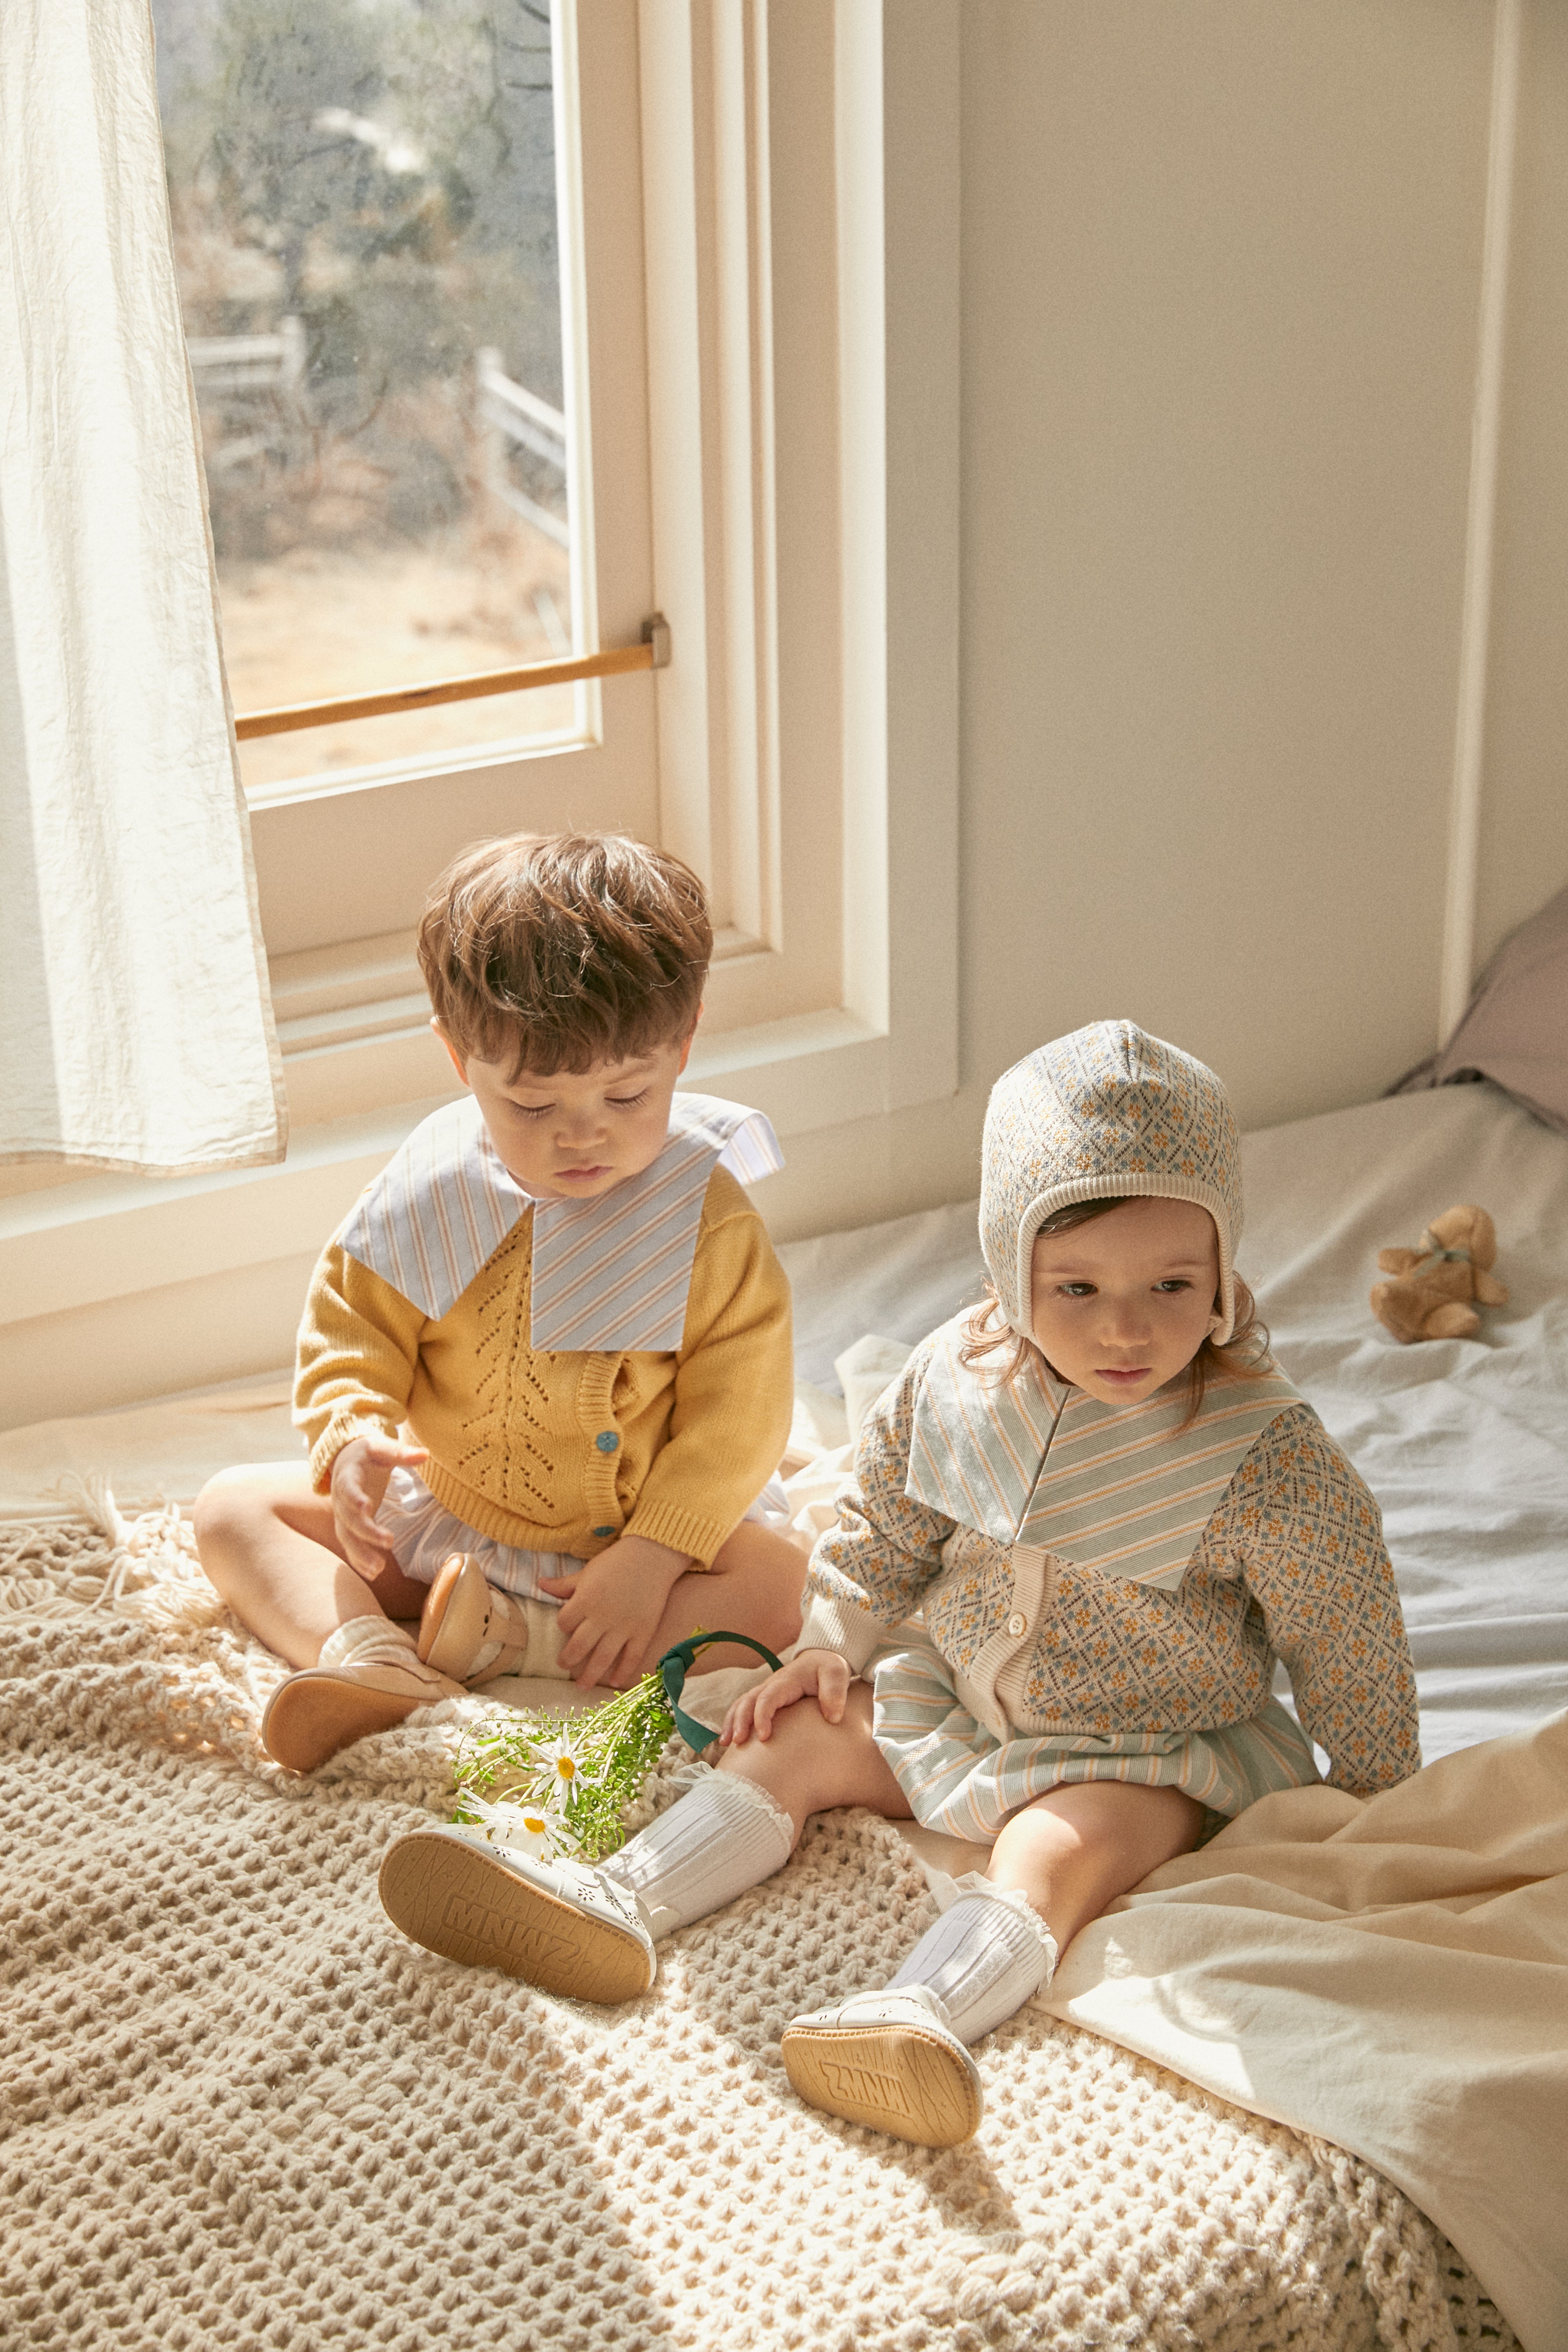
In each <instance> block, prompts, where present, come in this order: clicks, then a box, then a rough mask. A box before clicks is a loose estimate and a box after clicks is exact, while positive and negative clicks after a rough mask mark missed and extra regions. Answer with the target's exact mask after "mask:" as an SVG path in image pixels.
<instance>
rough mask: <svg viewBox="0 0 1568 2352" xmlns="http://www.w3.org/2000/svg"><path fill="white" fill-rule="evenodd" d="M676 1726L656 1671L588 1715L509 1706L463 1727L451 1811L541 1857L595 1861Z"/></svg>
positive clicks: (608, 1848) (608, 1849) (612, 1843)
mask: <svg viewBox="0 0 1568 2352" xmlns="http://www.w3.org/2000/svg"><path fill="white" fill-rule="evenodd" d="M674 1728H675V1711H674V1709H673V1707H672V1706H671V1704H670V1702H669V1700H668V1697H667V1696H666V1694H665V1687H664V1685H663V1683H662V1681H661V1680H660V1678H659V1675H658V1673H657V1672H656V1673H654V1674H649V1675H644V1676H643V1678H642V1680H641V1682H639V1683H634V1684H633V1685H632V1687H631V1689H630V1690H627V1691H623V1692H622V1693H621V1694H620V1696H619V1697H617V1698H613V1699H610V1700H607V1701H606V1702H605V1705H604V1706H600V1707H595V1709H594V1711H593V1713H592V1714H591V1715H577V1716H569V1717H562V1716H559V1715H552V1714H551V1713H550V1712H549V1710H548V1709H547V1708H534V1709H531V1710H530V1711H529V1712H528V1713H526V1714H516V1715H513V1714H510V1713H509V1716H508V1718H507V1720H505V1721H504V1722H489V1723H486V1724H484V1725H483V1726H482V1727H479V1728H477V1729H475V1730H472V1731H469V1732H468V1733H467V1734H466V1735H465V1737H464V1739H463V1743H462V1746H461V1747H460V1748H459V1749H458V1758H457V1763H456V1765H455V1767H454V1774H453V1777H454V1778H455V1780H456V1781H457V1784H458V1807H457V1811H455V1812H454V1814H453V1816H452V1818H453V1820H454V1821H455V1822H466V1823H468V1824H470V1825H472V1826H473V1827H475V1828H477V1829H482V1830H483V1831H484V1832H486V1834H487V1836H489V1838H490V1839H491V1840H492V1841H494V1842H495V1843H498V1844H502V1843H504V1844H506V1845H509V1846H512V1847H515V1848H518V1849H520V1850H521V1852H522V1853H529V1854H532V1855H533V1856H534V1857H535V1859H536V1860H538V1861H540V1862H555V1861H558V1860H562V1859H564V1860H566V1861H570V1862H598V1861H600V1860H602V1859H603V1857H604V1856H605V1854H607V1853H614V1852H615V1850H616V1847H617V1846H618V1845H619V1844H620V1843H622V1840H623V1838H624V1836H625V1834H626V1832H625V1831H624V1829H623V1827H622V1818H623V1816H624V1814H625V1812H626V1808H627V1806H628V1805H629V1804H630V1803H631V1802H632V1801H633V1799H634V1798H635V1797H636V1796H637V1793H638V1791H639V1790H640V1789H641V1787H642V1784H643V1782H644V1781H645V1780H647V1776H648V1773H649V1772H650V1770H651V1769H652V1768H653V1766H654V1764H655V1762H656V1761H657V1759H658V1755H659V1752H660V1750H661V1749H662V1748H663V1747H664V1745H665V1742H666V1741H667V1740H668V1738H669V1735H670V1733H671V1732H672V1731H673V1730H674Z"/></svg>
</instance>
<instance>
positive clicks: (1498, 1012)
mask: <svg viewBox="0 0 1568 2352" xmlns="http://www.w3.org/2000/svg"><path fill="white" fill-rule="evenodd" d="M1478 1078H1490V1079H1491V1080H1492V1081H1493V1082H1494V1084H1495V1085H1497V1086H1500V1087H1505V1088H1506V1089H1507V1091H1508V1092H1509V1093H1510V1095H1512V1097H1514V1100H1515V1101H1516V1102H1521V1103H1522V1104H1523V1105H1524V1108H1526V1110H1531V1111H1533V1112H1534V1113H1535V1116H1536V1118H1540V1119H1544V1120H1545V1122H1546V1124H1547V1126H1548V1127H1554V1128H1556V1129H1558V1130H1559V1132H1560V1133H1563V1134H1568V889H1563V890H1559V892H1558V893H1557V896H1556V897H1555V898H1549V899H1548V900H1547V902H1546V904H1545V906H1544V907H1542V909H1541V912H1540V913H1539V914H1538V915H1531V919H1530V920H1529V922H1528V923H1521V925H1520V927H1519V929H1518V930H1517V931H1510V934H1509V936H1508V938H1507V939H1506V940H1504V941H1503V943H1502V945H1501V947H1500V948H1499V950H1498V951H1497V953H1496V955H1494V956H1493V958H1492V960H1491V961H1490V963H1489V964H1488V966H1487V968H1486V970H1485V971H1483V972H1482V974H1481V976H1480V978H1479V980H1478V981H1477V982H1476V984H1475V988H1474V990H1473V991H1472V992H1471V995H1470V1001H1469V1003H1468V1006H1467V1007H1466V1010H1465V1014H1464V1018H1463V1019H1462V1020H1461V1021H1460V1023H1459V1025H1458V1028H1457V1029H1456V1030H1455V1032H1454V1034H1453V1035H1452V1036H1451V1037H1450V1038H1449V1040H1448V1042H1447V1045H1445V1046H1444V1047H1443V1049H1442V1051H1441V1052H1440V1053H1437V1054H1433V1055H1430V1056H1429V1057H1428V1058H1427V1059H1426V1061H1425V1062H1417V1064H1416V1066H1415V1068H1414V1069H1413V1070H1406V1071H1405V1076H1403V1077H1402V1078H1398V1079H1396V1080H1395V1082H1394V1085H1393V1086H1391V1087H1389V1089H1388V1091H1389V1093H1390V1094H1391V1095H1405V1094H1414V1093H1415V1092H1416V1091H1417V1089H1418V1088H1420V1087H1451V1086H1463V1085H1465V1084H1467V1083H1470V1084H1473V1083H1474V1082H1475V1081H1476V1080H1477V1079H1478Z"/></svg>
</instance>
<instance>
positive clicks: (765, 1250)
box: [600, 1170, 795, 1569]
mask: <svg viewBox="0 0 1568 2352" xmlns="http://www.w3.org/2000/svg"><path fill="white" fill-rule="evenodd" d="M794 1401H795V1359H794V1351H793V1347H792V1343H791V1334H790V1295H789V1283H788V1281H787V1280H786V1278H785V1276H784V1268H783V1267H782V1266H781V1265H780V1264H779V1262H778V1259H777V1258H776V1257H775V1256H774V1255H773V1244H772V1243H771V1242H770V1241H769V1239H768V1236H767V1231H766V1228H765V1227H764V1226H763V1222H762V1220H761V1218H760V1217H759V1216H758V1215H757V1213H756V1212H755V1210H754V1209H753V1208H752V1205H751V1203H750V1202H748V1201H747V1199H746V1197H745V1194H744V1193H743V1192H742V1191H741V1188H740V1186H739V1185H738V1184H736V1183H735V1182H734V1181H733V1179H732V1178H731V1177H730V1176H729V1175H727V1174H726V1173H725V1172H724V1171H722V1170H720V1171H718V1172H717V1173H716V1174H715V1176H714V1177H713V1179H712V1181H711V1183H710V1188H709V1194H708V1204H707V1207H706V1209H705V1211H704V1221H703V1229H702V1234H701V1237H700V1240H699V1243H698V1247H697V1258H696V1263H695V1264H694V1265H693V1267H692V1270H691V1288H690V1292H689V1300H688V1305H687V1310H686V1328H685V1330H684V1332H683V1333H682V1335H681V1343H680V1348H679V1353H678V1356H677V1360H676V1372H675V1402H674V1404H673V1407H672V1409H671V1412H670V1416H669V1426H668V1433H667V1434H666V1437H665V1442H664V1444H662V1445H661V1446H660V1448H659V1450H658V1454H656V1455H655V1457H654V1460H653V1464H652V1466H651V1467H650V1469H649V1471H648V1474H647V1477H646V1478H645V1479H644V1481H643V1485H642V1490H641V1492H640V1493H639V1495H638V1496H637V1504H636V1507H635V1508H634V1509H633V1511H632V1514H631V1517H630V1518H629V1519H628V1520H627V1522H626V1534H627V1535H634V1536H643V1537H646V1538H647V1539H648V1541H650V1542H652V1543H656V1544H663V1545H665V1546H666V1547H668V1549H670V1550H672V1551H677V1552H682V1553H684V1554H685V1555H686V1559H687V1562H688V1564H689V1566H691V1567H694V1568H700V1569H705V1568H709V1567H710V1566H711V1565H712V1561H713V1555H714V1553H715V1552H716V1551H717V1550H718V1549H719V1547H720V1546H721V1544H722V1543H723V1541H724V1540H725V1538H726V1537H727V1536H729V1535H730V1534H731V1532H732V1530H733V1529H734V1528H736V1527H737V1526H738V1525H739V1524H740V1522H741V1520H742V1519H743V1518H744V1517H745V1515H746V1513H747V1512H748V1511H749V1510H750V1508H751V1507H752V1504H753V1503H754V1502H755V1501H756V1499H757V1496H759V1495H760V1494H761V1493H762V1491H763V1487H764V1486H766V1485H767V1483H768V1480H769V1479H770V1478H771V1477H772V1476H773V1473H774V1471H775V1470H776V1469H777V1468H778V1465H779V1457H780V1455H781V1454H783V1452H784V1446H785V1444H787V1443H788V1439H789V1424H790V1416H791V1413H792V1412H793V1410H794ZM600 1557H601V1558H603V1557H604V1555H603V1554H601V1555H600Z"/></svg>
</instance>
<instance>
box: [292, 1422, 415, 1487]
mask: <svg viewBox="0 0 1568 2352" xmlns="http://www.w3.org/2000/svg"><path fill="white" fill-rule="evenodd" d="M397 1429H398V1424H397V1423H396V1421H395V1420H390V1419H388V1418H387V1417H386V1416H385V1415H384V1414H382V1413H376V1412H366V1411H365V1410H364V1409H363V1407H361V1408H359V1409H358V1410H356V1409H354V1408H353V1407H350V1408H349V1409H348V1410H346V1411H344V1412H337V1413H334V1414H333V1415H332V1418H331V1421H329V1422H328V1423H327V1425H326V1427H325V1429H323V1430H322V1432H321V1435H320V1437H318V1438H317V1440H316V1442H315V1444H314V1445H312V1446H311V1448H310V1485H311V1487H312V1488H313V1490H314V1491H315V1493H316V1494H318V1495H326V1494H330V1493H331V1484H332V1465H333V1463H334V1462H335V1461H336V1460H337V1458H338V1456H339V1454H341V1453H342V1450H343V1448H344V1446H345V1445H347V1444H351V1443H352V1441H353V1439H354V1438H356V1437H390V1438H392V1439H393V1440H394V1441H395V1439H396V1436H397Z"/></svg>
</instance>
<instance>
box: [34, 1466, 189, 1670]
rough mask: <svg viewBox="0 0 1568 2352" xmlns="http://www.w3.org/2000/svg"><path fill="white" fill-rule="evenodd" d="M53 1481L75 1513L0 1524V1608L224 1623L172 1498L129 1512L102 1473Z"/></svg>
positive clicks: (185, 1628) (170, 1627) (175, 1623)
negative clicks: (126, 1513) (133, 1513)
mask: <svg viewBox="0 0 1568 2352" xmlns="http://www.w3.org/2000/svg"><path fill="white" fill-rule="evenodd" d="M61 1485H62V1494H63V1495H65V1496H67V1497H68V1499H69V1500H70V1501H71V1502H72V1503H73V1504H74V1506H75V1507H76V1510H77V1513H78V1514H79V1516H78V1517H75V1518H69V1519H50V1520H47V1521H39V1522H36V1523H29V1522H26V1521H23V1522H18V1523H16V1524H11V1525H0V1611H3V1612H5V1614H6V1615H8V1616H25V1617H45V1618H65V1617H79V1616H82V1615H86V1614H91V1613H92V1612H108V1613H111V1614H113V1615H116V1616H121V1617H137V1618H141V1619H142V1621H143V1622H145V1623H147V1624H151V1625H156V1626H158V1627H160V1628H161V1629H162V1630H163V1631H164V1632H166V1633H194V1632H195V1631H196V1630H197V1629H198V1628H200V1627H202V1626H206V1625H221V1624H222V1623H223V1622H225V1620H226V1616H227V1611H226V1608H225V1606H224V1603H223V1601H222V1599H221V1597H220V1596H219V1594H218V1593H217V1592H216V1591H215V1589H214V1587H213V1586H212V1585H211V1584H210V1583H209V1582H208V1581H207V1579H206V1577H205V1574H204V1573H203V1570H202V1564H201V1560H200V1559H199V1557H198V1555H197V1552H196V1539H195V1531H194V1530H193V1528H192V1526H191V1523H190V1520H189V1519H188V1518H187V1517H185V1516H184V1513H183V1512H182V1511H181V1510H180V1508H179V1507H178V1506H177V1505H176V1504H174V1503H168V1504H164V1505H163V1507H161V1508H159V1509H155V1510H149V1511H141V1512H138V1513H137V1515H136V1517H134V1518H132V1519H127V1518H126V1517H125V1516H124V1514H123V1513H122V1512H121V1508H120V1506H119V1504H118V1503H117V1502H116V1501H115V1499H114V1492H113V1489H112V1487H111V1486H110V1484H109V1481H108V1479H107V1478H106V1477H105V1476H104V1475H103V1474H102V1473H101V1472H96V1471H95V1472H89V1474H88V1475H85V1476H72V1477H70V1478H68V1479H66V1480H63V1481H62V1482H61Z"/></svg>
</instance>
